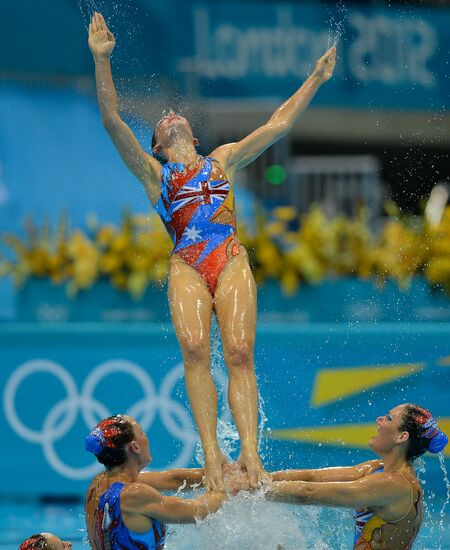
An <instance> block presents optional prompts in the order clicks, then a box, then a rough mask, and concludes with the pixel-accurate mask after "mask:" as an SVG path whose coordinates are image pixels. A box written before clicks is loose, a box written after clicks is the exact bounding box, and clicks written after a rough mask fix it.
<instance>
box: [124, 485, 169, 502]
mask: <svg viewBox="0 0 450 550" xmlns="http://www.w3.org/2000/svg"><path fill="white" fill-rule="evenodd" d="M161 496H162V494H161V493H160V492H159V491H158V490H157V489H155V488H154V487H151V486H150V485H147V484H145V483H140V482H139V481H135V482H134V483H128V484H127V485H126V486H125V487H124V488H123V491H122V495H121V501H122V504H123V505H125V506H127V507H129V508H130V509H133V508H135V507H140V506H141V505H142V504H151V503H152V502H157V501H158V500H160V499H161Z"/></svg>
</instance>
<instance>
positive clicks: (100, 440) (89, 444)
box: [84, 428, 106, 455]
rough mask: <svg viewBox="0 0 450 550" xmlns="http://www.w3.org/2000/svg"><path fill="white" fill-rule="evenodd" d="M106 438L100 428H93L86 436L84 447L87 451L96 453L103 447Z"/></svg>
mask: <svg viewBox="0 0 450 550" xmlns="http://www.w3.org/2000/svg"><path fill="white" fill-rule="evenodd" d="M105 443H106V439H105V436H104V434H103V432H102V431H101V430H99V429H98V428H94V429H93V430H92V432H91V433H90V434H89V435H88V436H87V437H86V439H85V442H84V448H85V449H86V451H88V452H89V453H92V454H94V455H98V454H100V453H101V451H102V449H103V447H104V446H105Z"/></svg>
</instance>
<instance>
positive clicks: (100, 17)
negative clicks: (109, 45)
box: [97, 13, 108, 31]
mask: <svg viewBox="0 0 450 550" xmlns="http://www.w3.org/2000/svg"><path fill="white" fill-rule="evenodd" d="M97 16H98V21H99V23H100V28H101V29H102V30H104V31H107V30H108V25H107V24H106V21H105V18H104V17H103V15H102V14H101V13H97Z"/></svg>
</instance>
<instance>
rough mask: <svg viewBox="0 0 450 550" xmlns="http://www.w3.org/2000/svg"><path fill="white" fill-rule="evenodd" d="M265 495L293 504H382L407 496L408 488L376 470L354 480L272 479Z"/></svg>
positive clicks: (351, 505) (392, 475) (390, 475)
mask: <svg viewBox="0 0 450 550" xmlns="http://www.w3.org/2000/svg"><path fill="white" fill-rule="evenodd" d="M266 496H267V498H269V499H270V500H276V501H278V502H292V503H296V504H323V505H328V506H342V507H345V508H347V507H348V508H361V507H374V506H386V505H388V504H395V503H398V502H400V501H401V499H404V498H410V488H409V487H407V486H406V485H405V483H402V482H401V480H399V476H398V475H395V474H390V473H389V474H385V473H380V474H378V475H376V476H366V477H363V478H361V479H358V480H356V481H335V482H333V481H332V482H320V483H315V482H308V481H275V482H272V483H270V484H269V485H268V491H267V493H266Z"/></svg>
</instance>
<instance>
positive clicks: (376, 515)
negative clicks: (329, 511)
mask: <svg viewBox="0 0 450 550" xmlns="http://www.w3.org/2000/svg"><path fill="white" fill-rule="evenodd" d="M376 429H377V434H376V435H374V436H373V437H372V438H371V439H370V441H369V446H370V448H371V449H372V450H373V451H375V453H376V454H377V455H378V456H379V457H380V460H372V461H369V462H364V463H362V464H358V465H356V466H352V467H346V468H324V469H320V470H286V471H282V472H275V473H273V474H272V482H271V483H269V484H268V485H267V495H268V497H269V498H271V499H273V500H277V501H280V502H293V503H298V504H322V505H327V506H342V507H349V508H355V509H356V511H355V538H354V549H355V550H409V549H410V548H411V547H412V544H413V542H414V539H415V538H416V536H417V533H418V532H419V529H420V526H421V523H422V518H423V510H424V503H423V494H422V489H421V486H420V483H419V481H418V479H417V477H416V474H415V471H414V459H416V458H417V457H419V456H421V455H423V454H424V453H425V452H426V451H429V452H431V453H439V452H441V451H442V450H443V449H444V448H445V446H446V445H447V443H448V438H447V436H446V435H445V434H444V432H442V431H441V430H440V429H439V426H438V425H437V423H436V420H435V419H434V418H433V416H432V415H431V413H430V412H429V411H428V410H426V409H423V408H422V407H419V406H417V405H411V404H402V405H398V406H397V407H395V408H394V409H392V410H391V411H389V412H388V414H386V415H385V416H379V417H378V418H377V422H376Z"/></svg>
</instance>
